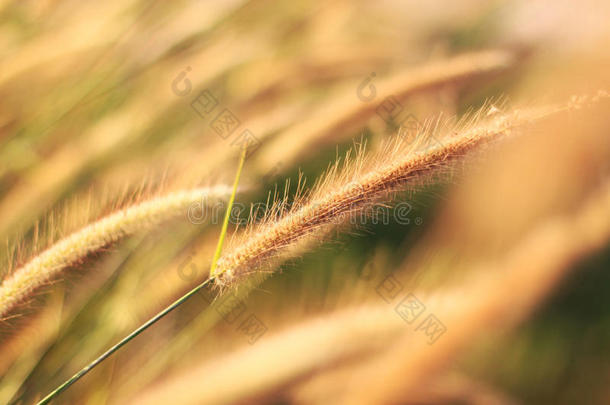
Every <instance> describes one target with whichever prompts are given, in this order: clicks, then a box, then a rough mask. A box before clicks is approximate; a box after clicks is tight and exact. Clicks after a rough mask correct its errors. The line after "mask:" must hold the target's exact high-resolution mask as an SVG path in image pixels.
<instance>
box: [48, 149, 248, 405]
mask: <svg viewBox="0 0 610 405" xmlns="http://www.w3.org/2000/svg"><path fill="white" fill-rule="evenodd" d="M246 152H247V147H244V148H243V150H242V154H241V159H240V161H239V167H238V169H237V174H236V175H235V181H234V183H233V192H232V194H231V198H230V199H229V205H228V207H227V212H226V213H225V218H224V222H223V224H222V230H221V232H220V238H219V239H218V245H217V246H216V252H215V253H214V258H213V260H212V266H211V267H210V277H209V278H208V279H207V280H205V281H204V282H203V283H201V284H199V285H198V286H197V287H195V288H193V289H192V290H191V291H189V292H188V293H186V294H185V295H183V296H182V297H180V298H178V299H177V300H176V301H174V302H173V303H172V304H171V305H169V306H168V307H167V308H165V309H164V310H162V311H161V312H159V313H158V314H157V315H155V316H153V317H152V318H150V319H149V320H148V321H147V322H146V323H144V324H143V325H141V326H140V327H139V328H138V329H136V330H134V331H133V332H131V333H130V334H129V335H128V336H126V337H125V338H123V340H121V341H120V342H119V343H117V344H115V345H114V346H112V347H111V348H110V349H108V350H107V351H106V352H105V353H104V354H102V355H101V356H99V357H98V358H97V359H95V360H93V361H92V362H91V363H89V364H88V365H87V366H85V367H84V368H83V369H82V370H80V371H79V372H78V373H76V374H74V375H73V376H72V377H70V378H69V379H68V380H67V381H66V382H64V383H63V384H62V385H60V386H59V387H57V388H56V389H55V390H53V391H52V392H51V393H50V394H49V395H47V396H46V397H44V398H43V399H42V400H41V401H40V402H38V404H37V405H44V404H48V403H49V402H51V401H52V400H53V399H54V398H55V397H56V396H57V395H59V394H60V393H61V392H63V391H65V390H66V389H67V388H68V387H69V386H71V385H72V384H74V383H75V382H77V381H78V380H80V379H81V378H82V377H83V376H84V375H85V374H87V373H88V372H89V371H91V370H92V369H93V368H94V367H95V366H97V365H98V364H100V363H101V362H102V361H104V360H106V359H107V358H108V357H110V356H111V355H112V354H113V353H114V352H116V351H117V350H119V349H120V348H121V347H123V346H125V345H126V344H127V343H129V342H130V341H131V340H132V339H133V338H135V337H136V336H138V335H139V334H140V333H142V332H144V331H145V330H146V329H148V328H149V327H151V326H152V325H154V324H155V323H156V322H157V321H159V320H160V319H161V318H163V317H164V316H165V315H167V314H169V313H170V312H171V311H173V310H174V309H176V308H177V307H179V306H180V305H182V303H184V302H185V301H186V300H188V299H189V298H190V297H192V296H193V295H195V294H197V292H199V291H200V290H201V289H203V288H205V287H206V286H207V285H208V284H210V283H211V282H212V281H213V280H214V279H215V278H216V277H215V274H214V270H215V269H216V262H217V261H218V259H219V258H220V253H221V252H222V245H223V244H224V240H225V236H226V234H227V228H228V226H229V218H230V217H231V209H232V208H233V203H234V201H235V194H237V185H238V183H239V177H240V175H241V171H242V169H243V167H244V162H245V161H246Z"/></svg>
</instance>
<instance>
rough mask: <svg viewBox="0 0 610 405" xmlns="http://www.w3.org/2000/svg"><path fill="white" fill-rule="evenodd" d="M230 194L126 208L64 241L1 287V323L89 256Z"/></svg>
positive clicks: (222, 191)
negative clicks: (200, 202) (16, 308)
mask: <svg viewBox="0 0 610 405" xmlns="http://www.w3.org/2000/svg"><path fill="white" fill-rule="evenodd" d="M230 193H231V189H230V188H229V187H227V186H215V187H206V188H198V189H193V190H183V191H177V192H173V193H170V194H168V195H165V196H160V197H156V198H153V199H151V200H148V201H144V202H142V203H139V204H136V205H133V206H130V207H126V208H124V209H121V210H119V211H117V212H115V213H112V214H110V215H108V216H106V217H103V218H101V219H100V220H98V221H95V222H93V223H91V224H89V225H87V226H86V227H84V228H82V229H81V230H80V231H77V232H74V233H72V234H71V235H68V236H67V237H65V238H63V239H61V240H60V241H58V242H57V243H55V244H54V245H52V246H51V247H49V248H48V249H46V250H45V251H43V252H42V253H40V254H38V255H37V256H35V257H33V258H32V259H31V260H30V261H29V262H27V263H26V264H24V265H23V266H21V267H20V268H18V269H16V270H15V271H14V272H13V273H12V274H11V275H9V276H8V277H7V278H6V279H5V280H4V281H3V282H2V284H1V285H0V320H1V319H6V318H7V316H8V315H9V314H10V313H11V311H12V310H13V309H14V308H15V307H16V306H17V305H18V304H19V303H21V302H23V301H25V300H27V299H28V298H29V297H30V296H31V294H32V293H33V292H34V291H35V290H36V289H38V288H39V287H41V286H43V285H45V284H46V283H48V282H49V281H50V280H52V279H53V278H54V277H56V276H57V275H59V274H60V273H61V271H62V270H64V269H66V268H67V267H68V266H70V265H72V264H74V263H77V262H78V261H79V260H81V259H83V258H84V257H86V256H87V255H89V254H91V253H94V252H96V251H99V249H101V248H103V247H105V246H108V245H109V244H111V243H113V242H116V241H118V240H119V239H121V238H123V237H125V236H128V235H131V234H133V233H135V232H138V231H142V230H145V229H149V228H150V227H152V226H154V225H156V224H158V223H160V222H162V221H164V220H166V219H168V218H171V217H173V216H176V215H179V214H180V213H185V212H186V210H187V209H188V207H189V206H190V205H191V204H193V203H196V202H199V201H202V200H203V199H205V200H206V202H209V201H215V200H218V199H221V198H226V197H227V196H229V195H230Z"/></svg>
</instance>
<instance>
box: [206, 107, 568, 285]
mask: <svg viewBox="0 0 610 405" xmlns="http://www.w3.org/2000/svg"><path fill="white" fill-rule="evenodd" d="M567 108H572V106H546V107H538V108H528V109H523V110H513V111H512V112H510V113H506V114H497V113H496V112H495V111H496V109H495V108H490V106H485V107H484V108H482V109H481V110H479V111H478V112H477V113H475V114H472V115H471V116H469V117H468V118H467V119H464V120H462V121H461V122H459V123H458V124H457V125H456V124H447V123H445V124H441V123H440V121H437V122H435V123H431V124H428V125H427V126H425V128H423V129H422V130H421V131H420V132H419V134H418V136H417V138H416V140H415V141H414V142H406V141H405V140H404V139H403V137H401V136H397V137H395V138H394V139H393V140H392V141H391V142H388V143H387V144H386V147H385V148H382V150H381V151H380V153H378V154H376V155H374V156H370V157H368V156H366V157H365V155H364V150H363V148H360V150H359V151H358V153H357V154H356V157H355V158H353V159H350V157H349V155H348V157H347V158H346V159H345V162H346V163H345V164H344V165H343V167H340V166H339V164H338V163H337V164H335V165H334V166H333V167H332V168H331V169H330V170H329V172H328V173H327V174H326V176H324V177H323V178H322V180H321V181H319V182H318V184H317V186H316V187H314V190H313V192H312V193H311V194H310V195H308V196H307V198H306V197H304V196H301V197H297V198H296V202H295V204H294V205H293V209H291V210H289V211H288V212H287V213H284V211H285V207H284V204H282V203H279V204H276V205H275V206H274V207H273V209H271V210H270V211H269V213H268V214H266V217H265V219H264V220H263V221H262V223H261V224H260V225H257V226H252V227H250V228H249V229H248V231H246V232H245V235H244V236H243V237H242V238H241V239H239V240H238V241H237V243H235V244H234V245H233V246H234V249H233V250H232V251H231V252H230V253H228V254H227V255H225V256H223V257H222V258H221V259H220V260H219V261H218V270H217V275H218V276H217V281H218V284H219V285H220V286H221V287H223V286H226V285H228V284H230V283H231V282H232V281H234V280H236V279H241V278H244V277H245V276H248V275H252V274H254V273H257V274H263V273H264V272H265V271H264V266H265V264H266V263H267V262H268V261H269V260H270V259H272V258H275V257H277V256H286V255H289V254H290V251H291V248H295V247H297V246H296V245H297V243H299V242H302V241H305V240H308V239H309V240H311V238H308V237H310V236H312V235H313V234H314V233H317V232H318V231H323V230H325V229H328V228H330V227H331V226H332V225H336V224H340V223H343V222H345V221H346V220H347V219H348V218H349V217H350V216H351V218H354V215H357V216H359V217H360V216H361V215H363V214H364V213H365V212H366V210H367V208H368V207H370V206H371V204H373V203H375V202H379V201H380V200H383V199H384V198H385V197H388V196H390V195H391V194H392V193H394V192H397V191H400V190H403V189H405V188H406V187H408V186H409V185H411V186H413V185H417V184H421V183H424V182H426V181H428V182H429V181H430V176H431V175H434V174H436V173H439V171H442V169H443V168H448V167H450V166H451V164H452V163H454V162H456V161H458V160H460V159H461V158H463V157H464V156H465V155H467V154H469V153H470V152H474V151H476V150H478V149H480V148H481V147H483V146H485V145H486V144H488V143H489V142H492V141H495V140H497V139H499V138H502V137H503V136H506V135H508V134H509V133H510V132H511V131H512V130H515V129H518V128H520V127H523V126H524V125H526V124H528V123H530V122H533V121H535V120H538V119H541V118H544V117H546V116H548V115H550V114H553V113H556V112H559V111H565V109H567ZM490 112H491V114H490ZM298 191H299V190H297V194H299V192H298ZM278 217H279V219H277V218H278ZM267 272H268V271H267Z"/></svg>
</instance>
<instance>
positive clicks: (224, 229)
mask: <svg viewBox="0 0 610 405" xmlns="http://www.w3.org/2000/svg"><path fill="white" fill-rule="evenodd" d="M247 150H248V148H247V146H246V147H244V148H243V149H242V152H241V158H240V160H239V167H238V168H237V174H236V175H235V181H234V182H233V192H232V193H231V198H229V205H228V206H227V211H226V212H225V218H224V221H223V223H222V230H221V231H220V238H219V239H218V245H216V251H215V252H214V258H213V259H212V265H211V266H210V277H214V276H215V275H216V262H218V259H219V258H220V253H221V252H222V245H223V244H224V242H225V236H226V235H227V228H228V227H229V219H230V218H231V210H232V209H233V203H234V202H235V194H237V184H238V183H239V177H240V175H241V170H242V169H243V167H244V162H245V161H246V152H247Z"/></svg>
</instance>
